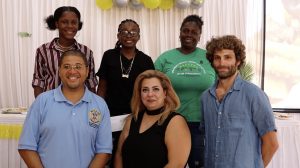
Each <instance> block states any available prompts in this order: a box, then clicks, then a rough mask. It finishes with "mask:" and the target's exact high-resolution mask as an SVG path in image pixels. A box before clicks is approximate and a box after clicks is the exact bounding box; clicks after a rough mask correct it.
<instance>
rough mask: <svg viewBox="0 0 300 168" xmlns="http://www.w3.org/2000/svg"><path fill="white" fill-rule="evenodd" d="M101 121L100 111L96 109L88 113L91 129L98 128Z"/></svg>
mask: <svg viewBox="0 0 300 168" xmlns="http://www.w3.org/2000/svg"><path fill="white" fill-rule="evenodd" d="M100 121H101V113H100V111H97V110H96V109H92V110H91V111H90V112H89V124H90V126H91V127H94V128H96V127H98V126H99V125H100Z"/></svg>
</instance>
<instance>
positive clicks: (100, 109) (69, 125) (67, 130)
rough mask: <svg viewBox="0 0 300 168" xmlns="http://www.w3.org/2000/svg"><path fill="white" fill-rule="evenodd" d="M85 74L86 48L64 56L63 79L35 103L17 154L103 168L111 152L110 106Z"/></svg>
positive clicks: (50, 163)
mask: <svg viewBox="0 0 300 168" xmlns="http://www.w3.org/2000/svg"><path fill="white" fill-rule="evenodd" d="M87 76H88V64H87V60H86V57H85V55H84V54H83V53H81V52H80V51H67V52H65V53H64V54H63V55H62V57H61V59H60V61H59V77H60V79H61V81H62V84H61V85H60V86H59V87H58V88H56V89H54V90H50V91H47V92H44V93H42V94H41V95H39V96H38V97H37V99H36V100H35V101H34V102H33V104H32V106H31V107H30V110H29V113H28V114H27V116H26V120H25V123H24V126H23V132H22V135H21V137H20V139H19V153H20V155H21V157H22V158H23V159H24V161H25V163H26V164H27V166H28V167H45V168H60V167H63V168H87V167H90V168H94V167H97V168H104V166H105V164H106V163H107V161H108V159H109V157H110V154H111V151H112V137H111V124H110V116H109V110H108V108H107V105H106V103H105V102H104V100H103V99H102V98H101V97H99V96H97V95H96V94H94V93H92V92H90V91H89V90H88V89H87V87H86V86H85V85H84V82H85V80H86V78H87Z"/></svg>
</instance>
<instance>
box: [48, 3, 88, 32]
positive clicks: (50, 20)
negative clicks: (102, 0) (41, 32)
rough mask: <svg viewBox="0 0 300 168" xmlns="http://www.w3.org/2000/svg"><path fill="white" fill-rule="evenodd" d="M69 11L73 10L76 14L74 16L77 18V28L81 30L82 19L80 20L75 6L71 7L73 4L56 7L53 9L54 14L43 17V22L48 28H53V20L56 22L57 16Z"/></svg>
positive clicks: (54, 26) (54, 27)
mask: <svg viewBox="0 0 300 168" xmlns="http://www.w3.org/2000/svg"><path fill="white" fill-rule="evenodd" d="M66 11H69V12H74V13H75V14H76V16H77V17H78V20H79V25H78V30H81V28H82V24H83V23H82V21H80V17H81V16H80V12H79V11H78V9H77V8H75V7H73V6H62V7H59V8H57V9H56V10H55V11H54V15H50V16H48V17H47V18H46V19H45V22H46V23H47V25H48V29H49V30H55V29H56V25H55V22H57V21H58V20H59V18H60V17H61V16H62V15H63V13H64V12H66Z"/></svg>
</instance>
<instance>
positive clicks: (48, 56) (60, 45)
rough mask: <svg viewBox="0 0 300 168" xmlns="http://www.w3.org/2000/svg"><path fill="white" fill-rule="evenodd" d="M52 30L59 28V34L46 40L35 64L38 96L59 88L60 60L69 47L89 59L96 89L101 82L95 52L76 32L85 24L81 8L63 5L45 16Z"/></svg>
mask: <svg viewBox="0 0 300 168" xmlns="http://www.w3.org/2000/svg"><path fill="white" fill-rule="evenodd" d="M45 22H46V23H47V25H48V29H49V30H56V29H58V33H59V37H57V38H54V39H53V40H52V41H51V42H48V43H45V44H42V45H41V46H40V47H39V48H38V49H37V50H36V57H35V67H34V74H33V80H32V86H33V88H34V96H35V97H37V96H38V95H39V94H40V93H42V92H45V91H47V90H51V89H54V88H56V87H57V86H58V85H59V84H60V83H61V81H60V79H59V76H58V61H59V59H60V57H61V55H62V54H63V53H64V52H65V51H68V50H74V49H75V50H80V51H81V52H83V53H84V54H85V55H86V57H87V60H88V69H89V75H88V78H87V80H86V83H85V84H86V85H87V87H88V88H89V89H90V90H91V91H93V92H95V91H96V89H95V88H96V86H97V84H98V81H97V78H96V76H95V65H94V57H93V52H92V50H90V49H89V48H88V47H87V46H85V45H82V44H79V43H77V41H76V40H75V38H74V37H75V35H76V34H77V32H78V31H79V30H80V29H81V28H82V21H81V20H80V12H79V11H78V10H77V9H76V8H75V7H72V6H62V7H59V8H57V9H56V10H55V12H54V15H50V16H48V17H47V18H46V19H45Z"/></svg>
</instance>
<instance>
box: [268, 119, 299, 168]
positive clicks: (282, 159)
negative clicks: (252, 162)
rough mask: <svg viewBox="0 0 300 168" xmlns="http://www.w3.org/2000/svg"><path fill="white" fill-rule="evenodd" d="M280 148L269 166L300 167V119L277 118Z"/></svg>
mask: <svg viewBox="0 0 300 168" xmlns="http://www.w3.org/2000/svg"><path fill="white" fill-rule="evenodd" d="M276 126H277V137H278V142H279V149H278V150H277V152H276V153H275V155H274V157H273V159H272V161H271V162H270V164H269V165H268V167H267V168H300V121H298V120H293V119H292V120H277V119H276Z"/></svg>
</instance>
